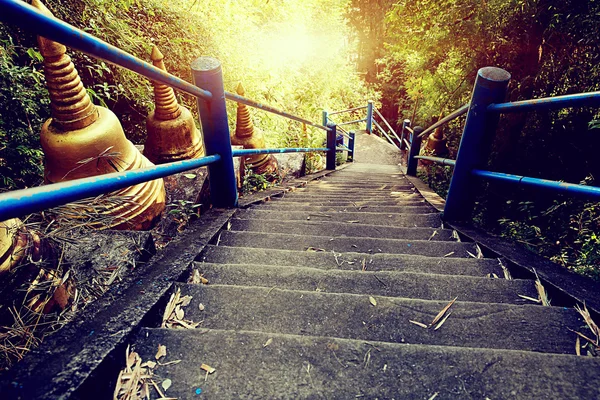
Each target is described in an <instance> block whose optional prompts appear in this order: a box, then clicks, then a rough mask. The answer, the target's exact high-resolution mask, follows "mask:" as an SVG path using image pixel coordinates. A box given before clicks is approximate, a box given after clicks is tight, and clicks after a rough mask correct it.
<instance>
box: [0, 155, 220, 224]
mask: <svg viewBox="0 0 600 400" xmlns="http://www.w3.org/2000/svg"><path fill="white" fill-rule="evenodd" d="M219 161H221V156H219V155H212V156H206V157H202V158H196V159H192V160H184V161H176V162H172V163H169V164H162V165H156V166H153V167H147V168H140V169H134V170H131V171H123V172H113V173H110V174H104V175H97V176H92V177H89V178H82V179H74V180H72V181H65V182H60V183H54V184H51V185H43V186H36V187H33V188H29V189H21V190H13V191H10V192H5V193H1V194H0V221H5V220H7V219H10V218H15V217H21V216H23V215H26V214H31V213H34V212H38V211H42V210H45V209H48V208H52V207H56V206H59V205H62V204H66V203H70V202H73V201H77V200H83V199H86V198H90V197H96V196H99V195H101V194H105V193H109V192H113V191H115V190H119V189H123V188H126V187H129V186H133V185H137V184H139V183H143V182H147V181H151V180H154V179H159V178H163V177H165V176H169V175H173V174H177V173H180V172H184V171H189V170H190V169H195V168H199V167H203V166H206V165H210V164H214V163H216V162H219ZM134 200H135V199H134Z"/></svg>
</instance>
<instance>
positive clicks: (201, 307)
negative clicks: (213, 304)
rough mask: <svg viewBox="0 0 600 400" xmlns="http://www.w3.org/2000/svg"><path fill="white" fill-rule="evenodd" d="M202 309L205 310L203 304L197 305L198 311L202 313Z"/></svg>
mask: <svg viewBox="0 0 600 400" xmlns="http://www.w3.org/2000/svg"><path fill="white" fill-rule="evenodd" d="M204 308H205V307H204V304H202V303H200V304H198V309H199V310H200V311H204Z"/></svg>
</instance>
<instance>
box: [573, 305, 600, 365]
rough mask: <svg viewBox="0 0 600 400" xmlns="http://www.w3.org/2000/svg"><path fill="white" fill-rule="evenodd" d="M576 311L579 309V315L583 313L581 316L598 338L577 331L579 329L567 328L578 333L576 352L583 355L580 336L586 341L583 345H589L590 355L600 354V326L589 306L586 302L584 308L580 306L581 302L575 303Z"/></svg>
mask: <svg viewBox="0 0 600 400" xmlns="http://www.w3.org/2000/svg"><path fill="white" fill-rule="evenodd" d="M575 311H577V312H578V313H579V315H581V317H582V318H583V320H584V321H585V323H586V325H587V327H588V328H589V330H590V331H592V334H593V335H594V336H595V337H596V339H591V338H589V337H588V336H586V335H584V334H583V333H581V332H577V331H574V330H573V329H570V328H567V329H569V330H570V331H571V332H573V333H575V334H576V335H577V339H576V342H575V347H576V350H575V352H576V354H577V355H581V348H582V346H581V340H580V338H581V339H584V340H585V341H586V343H585V345H584V346H583V347H587V349H588V355H592V356H597V355H598V354H600V328H599V327H598V325H597V324H596V322H595V321H594V320H593V319H592V316H591V315H590V312H589V310H588V309H587V306H586V305H585V303H583V308H582V307H580V306H579V304H577V305H575Z"/></svg>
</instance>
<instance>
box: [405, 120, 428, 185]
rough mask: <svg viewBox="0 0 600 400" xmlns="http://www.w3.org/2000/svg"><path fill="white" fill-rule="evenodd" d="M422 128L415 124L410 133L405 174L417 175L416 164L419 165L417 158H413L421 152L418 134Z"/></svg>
mask: <svg viewBox="0 0 600 400" xmlns="http://www.w3.org/2000/svg"><path fill="white" fill-rule="evenodd" d="M423 130H424V129H423V128H422V127H420V126H415V129H414V130H413V133H414V134H413V135H412V142H411V144H410V151H409V152H408V163H407V166H406V174H407V175H410V176H417V166H418V165H419V159H417V158H415V157H416V156H418V155H419V153H420V152H421V140H422V139H421V138H420V137H419V134H420V133H421V132H423Z"/></svg>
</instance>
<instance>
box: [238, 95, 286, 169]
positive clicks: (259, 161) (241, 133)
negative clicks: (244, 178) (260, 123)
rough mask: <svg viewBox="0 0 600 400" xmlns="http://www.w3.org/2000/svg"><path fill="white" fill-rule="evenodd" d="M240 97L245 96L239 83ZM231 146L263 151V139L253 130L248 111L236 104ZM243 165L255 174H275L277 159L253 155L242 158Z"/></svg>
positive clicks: (260, 133) (271, 156)
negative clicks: (235, 118)
mask: <svg viewBox="0 0 600 400" xmlns="http://www.w3.org/2000/svg"><path fill="white" fill-rule="evenodd" d="M237 93H238V94H239V95H240V96H243V95H244V94H245V92H244V87H243V86H242V84H241V83H240V84H239V85H238V87H237ZM231 144H232V145H237V146H244V149H264V148H266V146H265V137H264V135H263V133H262V132H260V131H259V130H257V129H255V128H254V123H253V122H252V118H251V117H250V111H249V110H248V107H247V106H246V105H245V104H241V103H238V108H237V120H236V124H235V133H234V135H233V136H232V137H231ZM244 163H245V165H247V166H248V167H249V168H250V169H252V171H253V172H254V173H256V174H269V173H275V172H277V168H278V165H277V159H275V157H274V156H273V155H272V154H255V155H251V156H246V157H244Z"/></svg>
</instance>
